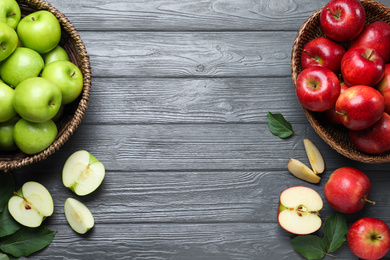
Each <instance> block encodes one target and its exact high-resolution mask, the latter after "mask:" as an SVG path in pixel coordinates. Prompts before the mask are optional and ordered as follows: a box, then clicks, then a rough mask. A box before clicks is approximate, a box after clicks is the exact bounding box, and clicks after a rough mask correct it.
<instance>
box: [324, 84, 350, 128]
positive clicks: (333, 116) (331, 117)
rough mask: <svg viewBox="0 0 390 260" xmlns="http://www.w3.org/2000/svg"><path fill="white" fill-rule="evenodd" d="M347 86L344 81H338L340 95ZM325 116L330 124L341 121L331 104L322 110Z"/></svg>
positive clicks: (337, 123)
mask: <svg viewBox="0 0 390 260" xmlns="http://www.w3.org/2000/svg"><path fill="white" fill-rule="evenodd" d="M347 88H348V85H347V84H345V82H341V83H340V95H341V93H343V92H344V90H346V89H347ZM324 115H325V118H326V119H327V120H328V121H329V122H330V123H332V124H335V125H341V124H342V123H343V122H342V121H341V119H340V117H339V116H338V114H337V113H336V107H335V106H333V107H332V108H331V109H329V110H326V111H324Z"/></svg>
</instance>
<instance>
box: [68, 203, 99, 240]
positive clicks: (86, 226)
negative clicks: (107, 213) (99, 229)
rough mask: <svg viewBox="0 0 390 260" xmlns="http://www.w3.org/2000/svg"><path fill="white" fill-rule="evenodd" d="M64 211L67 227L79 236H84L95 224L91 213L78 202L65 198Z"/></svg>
mask: <svg viewBox="0 0 390 260" xmlns="http://www.w3.org/2000/svg"><path fill="white" fill-rule="evenodd" d="M64 211H65V217H66V220H67V221H68V223H69V226H70V227H71V228H72V229H73V230H74V231H76V232H77V233H79V234H85V233H86V232H87V231H88V230H90V229H91V228H92V227H93V226H94V224H95V221H94V218H93V215H92V213H91V211H90V210H89V209H88V208H87V207H86V206H85V205H84V204H83V203H81V202H80V201H78V200H75V199H73V198H67V199H66V201H65V205H64Z"/></svg>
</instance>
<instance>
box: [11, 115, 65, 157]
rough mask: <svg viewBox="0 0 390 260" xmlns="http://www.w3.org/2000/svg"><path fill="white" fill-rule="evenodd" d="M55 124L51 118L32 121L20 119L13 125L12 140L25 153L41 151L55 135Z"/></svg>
mask: <svg viewBox="0 0 390 260" xmlns="http://www.w3.org/2000/svg"><path fill="white" fill-rule="evenodd" d="M57 133H58V130H57V126H56V124H55V123H54V122H53V120H48V121H45V122H42V123H33V122H30V121H27V120H25V119H23V118H22V119H20V120H19V121H18V122H17V123H16V124H15V127H14V140H15V143H16V145H17V146H18V148H19V149H20V150H21V151H22V152H24V153H26V154H35V153H39V152H42V151H43V150H45V149H46V148H47V147H49V146H50V145H51V144H52V143H53V141H54V140H55V139H56V137H57Z"/></svg>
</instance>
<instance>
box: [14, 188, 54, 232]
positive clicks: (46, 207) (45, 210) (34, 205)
mask: <svg viewBox="0 0 390 260" xmlns="http://www.w3.org/2000/svg"><path fill="white" fill-rule="evenodd" d="M8 210H9V213H10V214H11V216H12V217H13V218H14V219H15V220H16V221H17V222H19V223H20V224H22V225H24V226H27V227H38V226H40V225H41V223H42V221H43V220H44V219H45V218H46V217H48V216H51V215H52V214H53V211H54V203H53V198H52V197H51V195H50V192H49V191H48V190H47V189H46V188H45V187H44V186H43V185H42V184H40V183H38V182H34V181H29V182H26V183H25V184H23V186H22V188H21V189H20V190H19V191H17V192H15V195H13V196H12V197H11V198H10V200H9V201H8Z"/></svg>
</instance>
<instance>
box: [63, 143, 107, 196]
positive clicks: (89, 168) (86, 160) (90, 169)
mask: <svg viewBox="0 0 390 260" xmlns="http://www.w3.org/2000/svg"><path fill="white" fill-rule="evenodd" d="M104 176H105V168H104V165H103V164H102V163H101V162H99V161H98V159H96V157H95V156H93V155H92V154H90V153H89V152H87V151H85V150H80V151H77V152H75V153H73V154H72V155H71V156H70V157H69V158H68V159H67V160H66V162H65V164H64V168H63V169H62V182H63V183H64V185H65V187H67V188H69V189H71V190H72V191H73V192H74V193H76V194H77V195H79V196H84V195H87V194H90V193H92V192H93V191H94V190H96V189H97V188H98V187H99V186H100V184H101V183H102V181H103V179H104Z"/></svg>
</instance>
